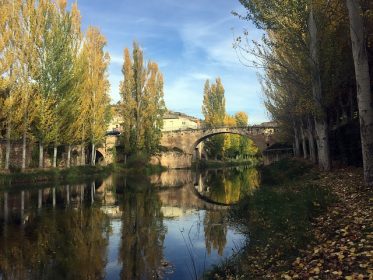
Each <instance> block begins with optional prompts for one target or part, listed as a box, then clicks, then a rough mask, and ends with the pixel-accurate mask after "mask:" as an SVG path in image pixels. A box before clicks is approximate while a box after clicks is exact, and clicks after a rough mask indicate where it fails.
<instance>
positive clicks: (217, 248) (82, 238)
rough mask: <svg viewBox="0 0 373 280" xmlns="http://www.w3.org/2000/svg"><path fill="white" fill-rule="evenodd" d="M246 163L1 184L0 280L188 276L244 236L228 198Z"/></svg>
mask: <svg viewBox="0 0 373 280" xmlns="http://www.w3.org/2000/svg"><path fill="white" fill-rule="evenodd" d="M258 186H259V175H258V173H257V172H256V171H255V170H252V169H231V170H213V171H208V172H204V173H203V174H199V173H193V172H191V171H188V170H179V171H176V170H174V171H168V172H164V173H162V174H159V175H153V176H150V177H146V176H134V177H124V176H122V175H118V174H113V175H111V176H110V177H108V178H106V179H105V180H103V181H101V182H100V181H95V182H90V183H88V184H81V185H65V186H52V187H50V188H43V189H37V188H34V189H31V190H20V191H9V192H0V206H1V212H0V220H1V225H0V237H1V238H0V279H2V278H4V279H154V278H156V279H157V278H158V279H159V278H165V279H190V278H191V277H194V275H198V276H200V275H202V273H203V271H204V270H205V269H208V268H209V267H211V265H213V264H216V263H218V262H219V261H220V260H222V258H224V257H227V256H229V255H230V254H231V253H232V250H234V249H237V248H236V247H237V244H239V243H240V242H241V241H242V237H241V236H240V235H239V234H238V233H237V232H235V231H234V230H233V229H232V228H231V227H230V226H229V225H228V223H227V219H226V214H227V208H228V206H227V205H226V204H231V203H234V202H236V201H237V200H238V199H239V198H240V197H241V196H242V195H243V194H246V193H250V192H252V191H253V190H254V189H255V188H257V187H258Z"/></svg>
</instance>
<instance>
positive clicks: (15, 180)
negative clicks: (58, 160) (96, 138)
mask: <svg viewBox="0 0 373 280" xmlns="http://www.w3.org/2000/svg"><path fill="white" fill-rule="evenodd" d="M113 169H114V167H113V165H108V166H88V165H87V166H74V167H71V168H66V169H59V168H51V169H44V170H38V169H35V170H28V171H26V172H13V173H0V188H9V187H14V186H24V185H36V184H38V185H43V184H49V183H54V184H58V183H60V184H63V183H71V184H73V183H81V182H84V181H87V180H91V179H95V178H97V177H105V176H107V175H109V174H110V173H111V172H112V171H113Z"/></svg>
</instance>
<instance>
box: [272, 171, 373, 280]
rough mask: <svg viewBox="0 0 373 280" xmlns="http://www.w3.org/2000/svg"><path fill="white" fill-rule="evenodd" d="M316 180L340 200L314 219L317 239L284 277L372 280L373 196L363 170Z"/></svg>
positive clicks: (325, 174) (323, 176)
mask: <svg viewBox="0 0 373 280" xmlns="http://www.w3.org/2000/svg"><path fill="white" fill-rule="evenodd" d="M317 183H318V184H319V185H321V186H323V187H325V188H330V189H331V190H332V192H333V193H334V194H335V195H336V196H337V199H338V202H336V203H334V204H333V205H331V206H330V207H329V208H328V210H327V211H326V212H325V213H324V214H322V215H321V216H319V217H318V218H317V219H315V220H314V221H313V231H314V236H315V239H314V241H313V242H312V243H311V244H309V245H308V246H307V249H306V250H303V251H301V252H300V256H299V257H297V258H296V259H295V260H294V261H293V262H292V266H291V269H290V270H289V271H287V272H286V273H281V274H280V275H273V276H274V277H275V278H280V277H281V278H282V279H373V221H372V212H373V211H372V209H373V208H372V205H373V196H372V190H371V189H366V188H365V189H364V187H363V176H362V171H361V169H357V168H348V169H339V170H337V171H333V172H330V173H321V178H320V179H319V180H317Z"/></svg>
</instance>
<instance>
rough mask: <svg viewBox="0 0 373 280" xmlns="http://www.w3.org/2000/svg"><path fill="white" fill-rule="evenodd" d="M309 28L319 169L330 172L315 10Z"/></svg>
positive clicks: (309, 21)
mask: <svg viewBox="0 0 373 280" xmlns="http://www.w3.org/2000/svg"><path fill="white" fill-rule="evenodd" d="M308 28H309V33H310V53H311V59H310V64H311V72H312V94H313V98H314V100H315V103H316V104H317V111H318V113H317V114H318V116H317V117H316V118H315V130H316V133H317V148H318V149H317V150H318V154H319V167H320V169H321V170H324V171H328V170H330V167H331V164H330V151H329V137H328V123H327V122H326V116H325V114H326V112H325V109H324V107H323V105H322V102H321V100H322V88H321V77H320V67H319V57H318V46H317V26H316V21H315V18H314V14H313V8H312V7H311V11H310V13H309V20H308Z"/></svg>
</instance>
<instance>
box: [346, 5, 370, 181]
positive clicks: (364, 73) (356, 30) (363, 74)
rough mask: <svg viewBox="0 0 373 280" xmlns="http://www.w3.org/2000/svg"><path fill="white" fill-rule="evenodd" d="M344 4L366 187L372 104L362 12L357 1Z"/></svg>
mask: <svg viewBox="0 0 373 280" xmlns="http://www.w3.org/2000/svg"><path fill="white" fill-rule="evenodd" d="M346 4H347V8H348V14H349V18H350V35H351V42H352V54H353V57H354V65H355V75H356V86H357V103H358V107H359V118H360V135H361V150H362V154H363V165H364V179H365V183H366V185H368V186H373V108H372V106H373V103H372V92H371V88H370V75H369V64H368V55H367V50H366V45H365V43H366V41H365V38H364V23H363V18H362V14H363V11H362V8H361V6H360V3H359V1H357V0H346Z"/></svg>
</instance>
